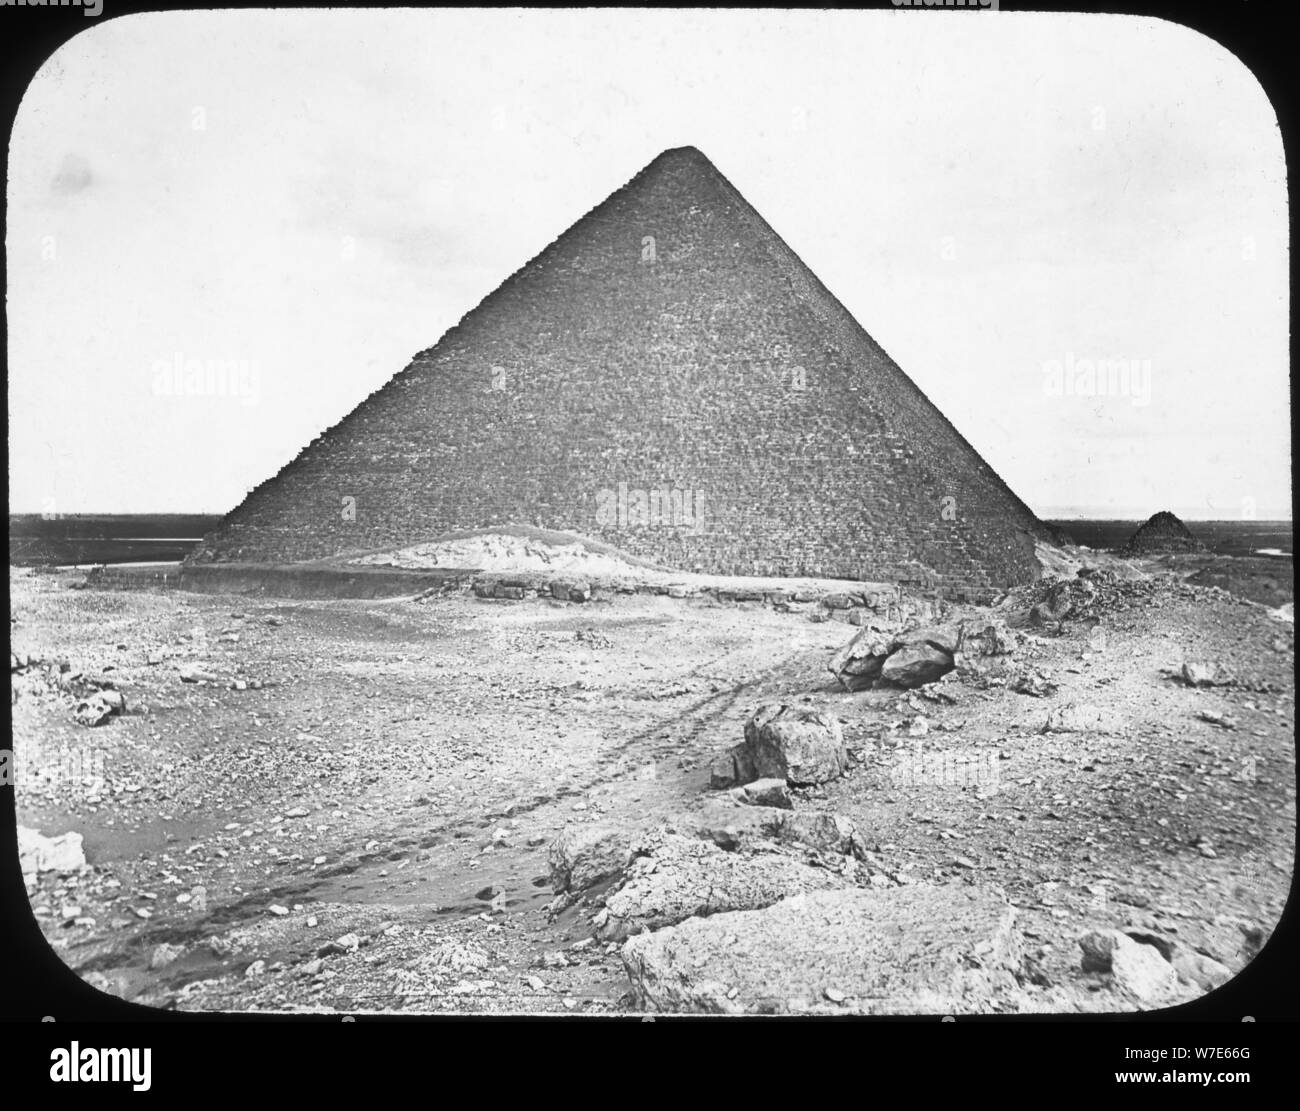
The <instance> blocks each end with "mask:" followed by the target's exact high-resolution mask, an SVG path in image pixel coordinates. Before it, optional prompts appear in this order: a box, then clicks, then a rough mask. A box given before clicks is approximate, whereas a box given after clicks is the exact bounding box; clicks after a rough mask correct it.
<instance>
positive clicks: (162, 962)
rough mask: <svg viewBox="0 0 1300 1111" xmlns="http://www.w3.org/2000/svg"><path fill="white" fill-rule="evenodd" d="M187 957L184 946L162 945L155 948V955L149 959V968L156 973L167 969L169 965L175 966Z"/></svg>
mask: <svg viewBox="0 0 1300 1111" xmlns="http://www.w3.org/2000/svg"><path fill="white" fill-rule="evenodd" d="M184 955H185V946H184V945H169V944H167V943H166V942H164V943H163V944H161V945H156V946H154V951H153V955H152V956H150V958H149V968H150V970H151V971H154V972H156V971H157V970H158V969H160V968H166V967H167V966H168V965H169V964H174V963H175V962H176V961H178V960H180V958H181V957H182V956H184Z"/></svg>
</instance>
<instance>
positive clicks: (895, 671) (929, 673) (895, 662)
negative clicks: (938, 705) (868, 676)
mask: <svg viewBox="0 0 1300 1111" xmlns="http://www.w3.org/2000/svg"><path fill="white" fill-rule="evenodd" d="M952 669H953V659H952V656H951V654H950V653H948V652H945V651H944V650H943V649H941V648H937V647H935V646H934V645H933V644H908V645H904V646H903V647H902V648H899V649H898V651H896V652H893V653H891V654H890V656H889V659H887V660H886V661H885V663H884V666H883V667H882V668H881V669H880V678H881V679H883V680H885V682H887V683H893V684H894V685H895V686H898V687H920V686H923V685H925V684H926V683H933V682H934V681H935V680H936V679H941V678H942V677H943V676H945V675H947V674H948V672H950V671H951V670H952Z"/></svg>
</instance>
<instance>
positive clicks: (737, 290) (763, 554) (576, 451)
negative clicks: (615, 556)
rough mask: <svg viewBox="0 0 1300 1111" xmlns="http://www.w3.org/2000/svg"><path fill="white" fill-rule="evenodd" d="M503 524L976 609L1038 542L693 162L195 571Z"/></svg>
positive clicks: (432, 365) (1008, 581)
mask: <svg viewBox="0 0 1300 1111" xmlns="http://www.w3.org/2000/svg"><path fill="white" fill-rule="evenodd" d="M503 525H523V526H533V527H539V528H545V529H554V530H560V531H564V532H569V533H576V534H578V535H580V536H584V537H588V538H592V539H595V540H599V541H601V542H604V543H607V544H611V545H614V546H616V547H617V548H619V549H621V550H623V551H626V552H629V553H631V554H633V555H636V556H640V557H643V558H648V559H652V560H655V561H656V562H658V563H660V564H663V565H666V566H668V567H672V568H676V569H680V570H685V571H698V572H704V573H713V574H741V575H750V574H762V575H788V576H802V575H819V576H829V577H837V578H851V579H859V580H864V581H877V582H879V581H896V582H903V583H912V584H924V585H925V586H926V587H927V588H933V589H937V590H942V591H944V592H946V593H949V594H951V595H958V596H961V595H977V594H979V593H983V592H988V591H990V590H993V589H998V588H1003V587H1006V586H1009V585H1013V584H1016V583H1021V582H1025V581H1028V580H1030V579H1033V578H1036V577H1037V575H1038V564H1037V561H1036V560H1035V556H1034V540H1035V538H1046V536H1047V532H1046V526H1044V525H1043V524H1042V523H1041V522H1040V521H1039V520H1038V519H1037V518H1036V517H1035V516H1034V514H1033V513H1032V512H1031V511H1030V510H1029V508H1028V507H1027V506H1025V504H1024V503H1023V502H1021V501H1020V499H1019V498H1017V497H1016V496H1015V495H1014V494H1013V493H1012V492H1011V490H1010V489H1008V487H1007V486H1006V484H1005V483H1004V482H1003V481H1002V480H1001V479H1000V478H999V477H998V475H997V474H996V473H994V471H993V469H992V468H991V467H990V466H989V465H988V464H987V463H986V462H985V461H984V460H983V459H982V458H980V456H979V454H978V453H977V452H976V451H975V449H974V448H972V447H971V446H970V444H968V443H967V442H966V440H965V439H963V438H962V436H961V435H960V433H958V432H957V430H956V429H955V428H954V427H953V426H952V425H951V424H950V423H949V422H948V421H947V420H946V419H945V418H944V416H943V414H941V413H940V412H939V411H938V409H936V408H935V407H934V406H933V405H932V404H931V403H930V402H929V401H928V400H927V399H926V397H925V396H924V394H922V393H921V391H920V390H919V389H918V388H917V387H916V386H915V385H914V384H913V383H912V381H911V380H910V379H909V378H908V377H907V376H906V375H905V374H904V373H903V371H902V370H901V369H899V367H898V366H897V364H895V363H894V361H893V360H892V359H890V357H889V356H888V355H887V354H885V352H884V351H883V350H882V349H881V348H880V346H879V345H878V344H877V343H876V342H875V341H874V340H873V339H872V338H871V337H870V336H869V335H867V333H866V332H865V331H864V330H863V329H862V327H861V326H860V325H859V324H858V323H857V322H856V321H855V320H854V319H853V317H852V316H851V315H850V314H849V312H848V311H847V310H846V309H845V308H844V307H843V306H842V305H841V304H840V303H839V302H838V301H837V300H836V299H835V297H834V296H832V295H831V293H830V292H829V291H828V290H827V289H826V288H825V287H824V286H823V285H822V284H821V283H820V282H819V281H818V280H817V278H816V277H815V276H814V275H813V274H812V272H811V271H810V270H809V269H808V268H807V267H806V266H805V265H804V264H803V262H802V261H801V260H800V259H799V258H798V256H796V255H795V253H794V252H793V251H792V250H791V249H790V248H789V247H788V246H787V245H786V244H785V242H784V241H783V240H782V239H781V238H780V236H778V235H777V234H776V232H774V231H773V230H772V228H771V227H770V226H768V224H767V223H766V222H765V221H764V220H763V219H762V217H760V216H759V215H758V213H757V212H755V211H754V210H753V208H751V207H750V205H749V204H748V203H747V202H746V201H745V199H744V198H743V197H742V196H741V195H740V194H739V193H738V192H737V191H736V189H735V188H734V187H733V186H732V185H731V183H730V182H728V181H727V180H726V178H724V177H723V176H722V174H721V173H719V172H718V170H717V169H716V168H715V167H714V166H713V164H712V163H711V162H710V161H709V160H708V159H707V158H706V157H705V156H704V155H703V154H701V153H700V152H699V151H698V150H696V149H694V148H693V147H682V148H677V149H673V150H668V151H665V152H664V153H663V154H661V155H660V156H659V157H658V158H656V159H655V160H654V161H653V162H651V163H650V164H649V165H648V166H647V167H646V168H645V169H644V170H642V171H641V172H640V173H639V174H637V175H636V177H634V178H633V179H632V180H631V181H630V182H629V183H628V184H627V185H625V186H624V187H623V188H621V189H619V190H618V191H617V192H616V193H614V194H613V195H612V196H610V197H609V198H608V199H607V200H606V201H604V203H602V204H601V205H599V206H598V207H596V208H595V209H593V210H592V211H591V212H589V213H588V214H587V215H586V216H584V217H583V218H582V219H580V220H579V221H578V222H577V223H576V224H574V225H573V226H572V227H571V228H570V229H569V230H568V231H566V232H565V233H564V234H563V235H561V236H560V237H559V238H558V239H556V240H555V241H554V242H553V243H552V244H551V245H550V246H549V247H547V248H546V249H545V250H543V251H542V253H541V254H539V255H538V256H537V257H536V258H534V259H533V260H532V261H531V262H529V263H527V265H525V266H524V267H523V268H522V269H520V270H519V271H517V272H516V273H515V274H513V275H512V276H511V277H509V278H508V279H507V280H506V281H505V282H503V283H502V285H501V286H499V287H498V288H497V289H496V290H495V291H494V292H493V293H491V294H490V295H489V296H488V297H487V298H486V299H485V300H484V301H483V302H482V303H481V304H480V305H479V306H478V307H477V308H475V309H474V310H472V311H471V312H470V313H468V314H467V315H466V316H465V317H464V318H463V319H462V320H461V321H460V323H459V324H458V325H456V326H455V327H454V328H452V329H451V330H450V331H448V332H447V333H446V334H445V335H444V336H443V337H442V339H441V340H440V341H439V342H438V343H437V344H436V345H435V346H434V347H431V348H429V349H427V350H425V351H422V352H420V353H419V354H418V355H416V356H415V358H414V360H413V361H412V362H411V364H410V365H409V366H408V367H407V368H406V369H405V370H404V371H402V372H401V373H400V374H398V375H396V376H395V377H394V378H392V379H391V380H390V381H389V382H388V383H387V384H386V385H385V386H383V387H382V388H381V389H379V390H378V391H376V392H375V393H373V394H372V395H371V396H370V397H368V398H367V399H366V400H365V401H363V402H362V403H361V404H360V405H358V406H357V407H356V408H355V409H354V410H353V411H352V412H351V413H350V414H348V416H346V417H345V418H344V419H343V420H342V421H340V422H339V423H338V424H337V425H335V426H334V427H333V428H331V429H329V430H328V431H327V432H325V433H323V434H322V435H321V436H319V437H317V439H315V440H314V441H313V442H312V443H311V444H310V445H308V446H307V447H306V448H305V449H304V450H303V451H302V452H301V453H300V454H299V455H298V456H297V458H295V459H294V460H293V461H292V462H291V463H289V464H288V465H287V466H286V467H285V468H284V469H283V470H281V471H280V473H279V474H277V475H275V476H274V477H273V478H271V479H269V480H268V481H266V482H264V483H262V484H261V485H260V486H258V487H257V488H256V489H255V490H253V491H252V492H251V493H250V494H249V495H248V496H247V497H246V498H245V500H244V501H243V502H242V503H241V504H240V505H239V506H238V507H237V508H236V509H235V510H234V511H233V512H231V513H230V514H229V515H228V516H227V517H226V518H225V519H224V521H223V522H222V524H221V525H220V526H219V527H218V529H217V530H216V531H215V532H213V533H212V534H211V535H209V536H208V537H205V539H204V542H203V543H202V544H201V545H200V546H199V547H198V548H197V549H196V551H195V553H194V555H192V556H191V559H192V560H194V561H199V562H204V561H253V562H265V561H271V562H295V561H301V560H315V559H329V558H335V557H341V556H345V555H347V554H349V553H355V552H361V551H374V550H376V549H382V548H384V547H386V546H392V547H398V546H402V545H409V544H412V543H419V542H424V541H428V540H432V539H435V538H437V537H438V536H440V535H442V534H445V533H448V532H452V531H457V530H465V529H483V528H489V527H493V526H503Z"/></svg>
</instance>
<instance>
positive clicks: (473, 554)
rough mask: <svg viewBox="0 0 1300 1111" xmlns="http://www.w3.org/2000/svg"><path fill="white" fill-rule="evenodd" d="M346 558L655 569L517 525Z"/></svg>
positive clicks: (575, 569) (388, 563)
mask: <svg viewBox="0 0 1300 1111" xmlns="http://www.w3.org/2000/svg"><path fill="white" fill-rule="evenodd" d="M347 562H348V563H351V564H354V565H361V566H367V567H399V568H402V569H405V570H412V571H424V570H430V569H434V568H444V567H451V568H463V569H472V570H476V571H549V572H554V573H556V574H568V575H587V576H592V577H597V576H600V577H605V576H618V577H622V578H640V577H644V576H646V575H649V574H653V573H655V572H656V571H657V570H658V568H655V567H654V565H652V564H650V563H648V562H646V561H644V560H638V559H636V557H634V556H629V555H626V554H625V553H622V552H619V551H617V550H616V549H613V548H610V547H608V546H607V545H602V544H598V543H597V542H595V541H591V540H587V539H585V538H583V537H580V536H575V535H570V534H567V533H555V532H547V531H544V530H541V529H530V528H526V527H523V526H513V527H511V528H509V529H503V530H501V531H490V530H488V531H482V532H475V533H465V534H452V535H450V536H446V537H442V538H440V539H437V540H431V541H428V542H426V543H423V544H413V545H411V546H410V547H406V548H399V549H397V550H395V551H390V552H372V553H369V554H367V555H363V556H354V557H353V558H351V559H349V560H348V561H347Z"/></svg>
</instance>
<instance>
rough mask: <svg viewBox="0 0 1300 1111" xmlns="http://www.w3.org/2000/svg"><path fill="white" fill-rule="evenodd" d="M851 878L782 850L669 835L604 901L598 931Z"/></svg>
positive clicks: (638, 926)
mask: <svg viewBox="0 0 1300 1111" xmlns="http://www.w3.org/2000/svg"><path fill="white" fill-rule="evenodd" d="M847 882H848V881H846V880H844V879H842V878H841V877H840V876H838V875H836V874H835V873H833V872H828V871H827V870H826V869H824V868H813V867H811V866H809V865H807V864H803V863H801V862H800V861H798V860H795V859H793V858H791V857H788V856H782V855H780V854H778V853H763V854H760V855H756V856H743V855H741V854H739V853H729V852H724V851H723V850H722V849H719V848H718V847H717V846H716V845H714V844H711V843H710V842H708V841H700V840H697V839H694V838H690V837H682V836H680V835H678V834H668V835H665V836H664V837H663V839H662V840H661V842H660V843H659V844H658V845H657V846H656V847H655V848H654V850H653V852H652V853H651V855H648V856H642V857H639V858H637V860H635V861H634V862H633V863H632V864H631V866H630V867H629V868H628V872H627V879H626V881H625V882H624V884H623V885H622V886H621V887H620V888H619V889H618V890H617V891H615V892H614V893H613V894H612V895H610V896H609V897H608V898H606V900H605V909H606V911H608V915H605V916H602V919H601V925H600V927H599V932H600V936H601V937H602V938H604V939H606V940H621V939H623V938H625V937H630V936H631V935H633V934H637V933H641V932H644V931H646V930H657V929H660V928H662V927H664V926H671V925H674V924H675V923H678V922H682V921H685V920H686V919H687V918H695V917H702V916H705V915H710V914H720V913H723V912H726V911H736V910H752V909H755V908H758V907H766V906H771V905H772V904H773V903H775V902H778V901H780V900H781V899H784V898H786V896H788V895H797V894H800V893H801V892H806V891H824V890H829V889H831V888H840V887H844V886H846V884H847Z"/></svg>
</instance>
